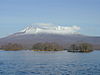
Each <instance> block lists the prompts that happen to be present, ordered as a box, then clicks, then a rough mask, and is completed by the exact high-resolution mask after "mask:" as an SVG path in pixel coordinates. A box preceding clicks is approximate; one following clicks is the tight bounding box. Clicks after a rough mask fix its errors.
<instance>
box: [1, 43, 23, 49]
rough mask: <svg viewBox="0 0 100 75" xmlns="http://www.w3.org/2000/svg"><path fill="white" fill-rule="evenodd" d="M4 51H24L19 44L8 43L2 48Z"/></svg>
mask: <svg viewBox="0 0 100 75" xmlns="http://www.w3.org/2000/svg"><path fill="white" fill-rule="evenodd" d="M1 48H2V49H4V50H21V49H23V46H22V45H20V44H17V43H8V44H6V45H2V46H1Z"/></svg>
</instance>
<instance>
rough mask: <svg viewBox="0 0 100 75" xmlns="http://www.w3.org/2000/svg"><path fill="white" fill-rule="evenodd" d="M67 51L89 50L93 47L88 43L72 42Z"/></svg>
mask: <svg viewBox="0 0 100 75" xmlns="http://www.w3.org/2000/svg"><path fill="white" fill-rule="evenodd" d="M68 51H69V52H91V51H93V47H92V45H91V44H89V43H80V44H72V45H71V46H70V48H69V50H68Z"/></svg>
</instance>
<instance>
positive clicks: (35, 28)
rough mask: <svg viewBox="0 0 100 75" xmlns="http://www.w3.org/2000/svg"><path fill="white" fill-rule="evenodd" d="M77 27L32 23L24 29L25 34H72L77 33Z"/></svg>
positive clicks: (78, 28)
mask: <svg viewBox="0 0 100 75" xmlns="http://www.w3.org/2000/svg"><path fill="white" fill-rule="evenodd" d="M79 30H80V27H79V26H76V25H73V26H63V25H57V24H52V23H33V24H31V26H30V27H27V28H26V29H24V31H26V33H56V34H74V33H79V32H78V31H79Z"/></svg>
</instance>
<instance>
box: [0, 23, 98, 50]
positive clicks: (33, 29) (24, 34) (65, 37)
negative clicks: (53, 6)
mask: <svg viewBox="0 0 100 75" xmlns="http://www.w3.org/2000/svg"><path fill="white" fill-rule="evenodd" d="M79 30H80V27H78V26H71V27H68V26H58V25H52V24H37V25H36V24H34V25H32V26H28V27H26V28H25V29H23V30H21V31H19V32H17V33H14V34H12V35H9V36H7V37H4V38H1V39H0V45H2V44H7V43H18V44H22V45H23V46H24V47H25V48H28V49H29V48H31V47H32V46H33V44H36V43H39V42H55V43H58V44H60V45H62V46H64V48H67V47H68V46H69V45H70V44H73V43H80V42H85V43H90V44H92V45H93V46H94V48H95V49H100V37H95V36H85V35H82V34H81V33H79V32H78V31H79Z"/></svg>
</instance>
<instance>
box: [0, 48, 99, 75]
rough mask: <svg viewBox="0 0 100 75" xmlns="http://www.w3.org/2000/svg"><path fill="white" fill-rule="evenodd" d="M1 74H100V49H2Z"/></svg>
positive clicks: (0, 58)
mask: <svg viewBox="0 0 100 75" xmlns="http://www.w3.org/2000/svg"><path fill="white" fill-rule="evenodd" d="M0 75H100V51H93V52H90V53H71V52H67V51H50V52H49V51H24V50H23V51H0Z"/></svg>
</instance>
